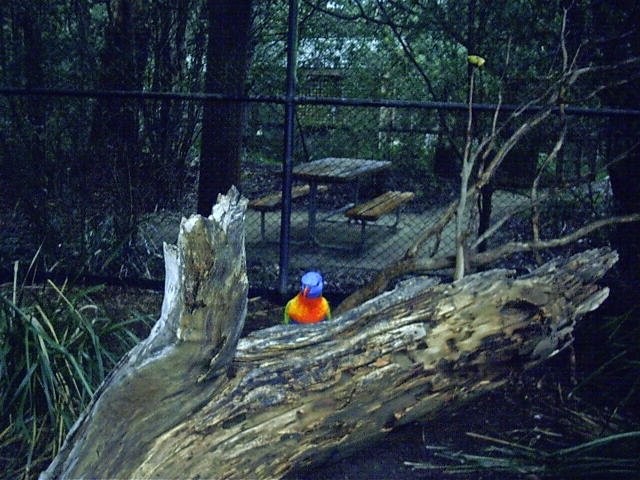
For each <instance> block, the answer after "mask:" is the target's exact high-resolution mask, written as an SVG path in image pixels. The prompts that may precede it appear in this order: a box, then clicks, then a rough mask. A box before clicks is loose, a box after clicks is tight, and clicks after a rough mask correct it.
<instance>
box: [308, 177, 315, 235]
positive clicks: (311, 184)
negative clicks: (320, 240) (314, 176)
mask: <svg viewBox="0 0 640 480" xmlns="http://www.w3.org/2000/svg"><path fill="white" fill-rule="evenodd" d="M317 193H318V184H317V183H316V182H309V223H308V227H307V228H308V235H309V240H310V241H311V242H315V240H316V208H317V206H316V201H317V199H316V196H317Z"/></svg>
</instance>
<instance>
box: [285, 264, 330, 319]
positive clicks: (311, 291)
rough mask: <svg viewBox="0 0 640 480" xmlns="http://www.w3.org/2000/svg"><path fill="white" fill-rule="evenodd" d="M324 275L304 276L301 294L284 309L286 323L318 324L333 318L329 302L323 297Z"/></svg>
mask: <svg viewBox="0 0 640 480" xmlns="http://www.w3.org/2000/svg"><path fill="white" fill-rule="evenodd" d="M322 287H323V282H322V275H320V274H319V273H318V272H307V273H305V274H304V275H303V276H302V281H301V286H300V292H299V293H298V294H297V295H296V296H295V297H293V298H292V299H291V300H289V302H287V305H286V306H285V307H284V323H289V322H290V321H292V320H293V321H294V322H295V323H318V322H321V321H323V320H328V319H329V318H331V309H330V308H329V302H328V301H327V299H326V298H324V297H323V296H322Z"/></svg>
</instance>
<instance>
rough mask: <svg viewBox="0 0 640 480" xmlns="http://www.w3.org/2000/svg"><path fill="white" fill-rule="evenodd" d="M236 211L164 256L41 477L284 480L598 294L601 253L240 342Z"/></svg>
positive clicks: (561, 342) (508, 357) (597, 299)
mask: <svg viewBox="0 0 640 480" xmlns="http://www.w3.org/2000/svg"><path fill="white" fill-rule="evenodd" d="M245 208H246V200H244V199H241V198H240V196H239V194H238V193H237V191H235V189H232V190H230V192H229V194H228V195H227V196H221V197H220V198H219V201H218V204H217V205H216V206H215V207H214V209H213V213H212V215H211V216H209V217H208V218H204V217H201V216H199V215H196V216H193V217H191V218H189V219H188V220H183V221H182V223H181V227H180V235H179V239H178V244H177V247H172V246H165V258H166V268H167V277H166V285H165V299H164V303H163V307H162V313H161V316H160V319H159V320H158V322H157V324H156V326H155V327H154V329H153V331H152V332H151V334H150V336H149V338H147V339H146V340H145V341H144V342H142V343H141V344H140V345H138V346H137V347H136V348H134V349H133V350H131V352H129V353H128V354H127V355H126V357H125V358H124V359H123V360H122V361H121V363H120V364H119V366H118V367H117V368H116V369H115V371H114V372H113V373H112V374H111V375H110V376H109V378H108V379H107V380H106V381H105V382H104V384H103V385H102V386H101V387H100V389H99V391H98V392H97V393H96V395H95V396H94V399H93V400H92V403H91V404H90V405H89V407H88V408H87V410H86V411H85V412H84V414H83V415H82V417H81V418H80V419H79V420H78V422H77V423H76V425H75V426H74V427H73V429H72V431H71V432H70V433H69V435H68V436H67V439H66V440H65V443H64V445H63V447H62V449H61V450H60V452H59V453H58V455H57V457H56V458H55V459H54V461H53V462H52V464H51V465H50V466H49V468H48V469H47V470H46V471H45V472H43V474H42V475H41V477H40V478H41V480H45V479H53V478H56V479H57V478H239V479H245V478H279V477H282V476H283V475H285V474H286V473H287V472H289V471H291V470H292V469H296V468H300V467H304V466H309V465H312V464H317V463H319V462H322V461H323V459H325V458H327V457H328V456H332V455H336V454H337V455H344V454H346V453H348V452H350V451H351V450H353V449H355V448H358V447H360V446H362V445H364V444H366V443H367V442H371V441H373V440H375V439H378V438H379V437H381V436H382V435H384V434H385V433H386V432H388V431H390V430H392V429H393V428H395V427H396V426H399V425H401V424H405V423H407V422H411V421H414V420H418V419H420V420H425V419H429V418H433V417H434V416H436V415H437V414H438V413H439V412H440V411H441V410H442V409H443V408H444V407H449V406H452V405H458V404H460V403H462V402H464V401H468V400H470V399H472V398H474V397H475V396H477V395H479V394H481V393H483V392H486V391H488V390H491V389H494V388H496V387H498V386H500V385H502V384H504V383H505V382H506V381H507V380H508V379H509V377H510V376H511V375H512V374H514V373H517V372H520V371H522V370H523V369H526V368H528V367H531V366H534V365H537V364H539V363H540V362H542V361H544V360H545V359H547V358H549V357H550V356H553V355H555V354H556V353H558V352H559V351H560V350H562V349H563V348H565V347H566V346H568V345H569V344H570V342H571V339H572V331H573V328H574V325H575V322H576V320H578V319H579V318H580V317H582V316H583V315H584V314H585V313H586V312H588V311H591V310H593V309H595V308H597V307H598V306H599V305H600V304H601V303H602V301H604V299H605V298H606V297H607V295H608V289H607V288H606V287H601V286H598V285H597V284H596V282H597V281H598V280H599V279H600V278H601V277H602V276H603V275H604V273H605V272H606V271H607V270H608V269H609V268H610V267H611V266H612V265H613V264H614V263H615V262H616V260H617V255H616V254H615V252H612V251H610V250H607V249H598V250H589V251H586V252H583V253H581V254H578V255H575V256H573V257H571V258H569V259H557V260H555V261H552V262H550V263H548V264H545V265H544V266H542V267H540V268H538V269H537V270H535V271H534V272H532V273H530V274H528V275H525V276H522V277H518V278H516V277H514V274H513V272H511V271H508V270H491V271H487V272H483V273H479V274H474V275H469V276H467V277H465V278H463V279H462V280H460V281H458V282H455V283H453V284H438V283H437V282H436V281H435V280H433V279H430V278H426V277H421V278H412V279H409V280H406V281H404V282H402V283H401V284H399V285H398V286H397V287H396V288H395V289H394V290H392V291H390V292H386V293H384V294H382V295H380V296H378V297H376V298H374V299H372V300H370V301H368V302H366V303H365V304H363V305H360V306H359V307H357V308H354V309H352V310H350V311H348V312H345V313H344V314H342V315H340V316H338V317H337V318H335V319H334V320H332V321H329V322H324V323H320V324H315V325H309V326H288V325H281V326H275V327H272V328H269V329H265V330H261V331H257V332H254V333H252V334H250V335H249V336H247V337H246V338H243V339H242V340H240V341H239V342H238V338H239V335H240V331H241V330H242V326H243V322H244V317H245V313H246V292H247V279H246V274H245V258H244V226H243V220H244V211H245Z"/></svg>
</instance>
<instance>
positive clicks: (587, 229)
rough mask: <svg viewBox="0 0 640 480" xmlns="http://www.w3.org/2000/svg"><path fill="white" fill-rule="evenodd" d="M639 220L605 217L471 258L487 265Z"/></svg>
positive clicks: (639, 218) (636, 217) (635, 217)
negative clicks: (547, 237)
mask: <svg viewBox="0 0 640 480" xmlns="http://www.w3.org/2000/svg"><path fill="white" fill-rule="evenodd" d="M638 221H640V214H639V213H633V214H629V215H622V216H617V217H609V218H603V219H600V220H596V221H594V222H591V223H589V224H587V225H585V226H583V227H581V228H579V229H578V230H575V231H574V232H572V233H570V234H568V235H565V236H563V237H558V238H552V239H550V240H538V241H531V242H508V243H505V244H504V245H500V246H499V247H497V248H495V249H493V250H490V251H487V252H483V253H478V254H477V255H475V256H474V257H473V258H472V259H471V262H472V264H473V265H476V266H478V265H487V264H489V263H492V262H495V261H496V260H498V259H500V258H504V257H507V256H509V255H513V254H514V253H521V252H532V251H534V250H544V249H547V248H557V247H563V246H565V245H569V244H570V243H573V242H575V241H577V240H579V239H581V238H583V237H585V236H587V235H589V234H590V233H592V232H594V231H596V230H598V229H600V228H603V227H607V226H610V225H617V224H621V223H631V222H638Z"/></svg>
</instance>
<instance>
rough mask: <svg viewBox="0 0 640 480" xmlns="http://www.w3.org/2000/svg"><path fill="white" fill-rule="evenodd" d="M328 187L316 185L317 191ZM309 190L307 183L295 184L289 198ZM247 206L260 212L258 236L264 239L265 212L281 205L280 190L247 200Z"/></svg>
mask: <svg viewBox="0 0 640 480" xmlns="http://www.w3.org/2000/svg"><path fill="white" fill-rule="evenodd" d="M328 189H329V187H327V186H326V185H318V192H326V191H327V190H328ZM309 192H311V186H309V185H297V186H295V187H293V188H292V189H291V200H295V199H297V198H301V197H305V196H307V195H309ZM248 207H249V208H250V209H252V210H255V211H257V212H260V236H261V238H262V240H264V239H265V218H264V215H265V213H267V212H275V211H276V210H279V209H280V208H281V207H282V192H275V193H270V194H268V195H265V196H263V197H260V198H256V199H253V200H251V201H250V202H249V205H248Z"/></svg>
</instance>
